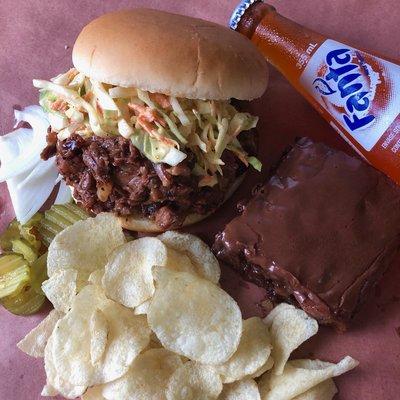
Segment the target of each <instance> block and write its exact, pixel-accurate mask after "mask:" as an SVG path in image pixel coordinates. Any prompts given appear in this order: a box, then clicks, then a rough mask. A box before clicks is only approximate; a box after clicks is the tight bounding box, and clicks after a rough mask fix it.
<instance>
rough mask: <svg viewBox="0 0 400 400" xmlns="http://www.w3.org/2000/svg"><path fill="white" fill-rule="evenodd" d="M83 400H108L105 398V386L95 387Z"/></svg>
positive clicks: (84, 395)
mask: <svg viewBox="0 0 400 400" xmlns="http://www.w3.org/2000/svg"><path fill="white" fill-rule="evenodd" d="M81 400H106V398H105V397H103V385H98V386H93V387H91V388H89V389H88V390H86V392H85V393H84V394H83V395H82V397H81Z"/></svg>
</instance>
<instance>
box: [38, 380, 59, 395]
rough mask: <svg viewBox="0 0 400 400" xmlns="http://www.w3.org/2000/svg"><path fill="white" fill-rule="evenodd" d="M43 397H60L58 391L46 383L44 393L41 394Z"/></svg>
mask: <svg viewBox="0 0 400 400" xmlns="http://www.w3.org/2000/svg"><path fill="white" fill-rule="evenodd" d="M40 395H41V396H42V397H54V396H57V395H59V393H58V392H57V390H56V389H54V388H53V386H51V385H50V384H48V383H46V384H45V385H44V386H43V389H42V392H41V393H40Z"/></svg>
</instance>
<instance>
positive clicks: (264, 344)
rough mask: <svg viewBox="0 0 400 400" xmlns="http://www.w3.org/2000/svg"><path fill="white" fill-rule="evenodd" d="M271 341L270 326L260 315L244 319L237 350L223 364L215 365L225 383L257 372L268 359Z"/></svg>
mask: <svg viewBox="0 0 400 400" xmlns="http://www.w3.org/2000/svg"><path fill="white" fill-rule="evenodd" d="M270 354H271V342H270V337H269V333H268V328H267V327H266V326H265V324H264V323H263V322H262V319H261V318H259V317H252V318H249V319H246V320H244V321H243V332H242V337H241V339H240V342H239V347H238V348H237V350H236V352H235V353H234V354H233V355H232V357H230V358H229V360H228V361H226V362H225V363H224V364H222V365H217V366H215V370H216V372H218V373H219V374H220V375H221V379H222V382H223V383H231V382H235V381H238V380H240V379H243V378H244V377H246V376H250V375H252V374H254V373H256V372H257V371H258V370H259V369H260V368H262V367H263V366H264V365H265V364H266V363H267V361H268V359H269V356H270Z"/></svg>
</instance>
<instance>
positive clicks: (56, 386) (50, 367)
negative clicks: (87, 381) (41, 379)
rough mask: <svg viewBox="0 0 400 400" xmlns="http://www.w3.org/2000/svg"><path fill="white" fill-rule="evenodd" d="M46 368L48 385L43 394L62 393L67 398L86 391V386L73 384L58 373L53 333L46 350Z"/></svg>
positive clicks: (72, 397) (54, 394)
mask: <svg viewBox="0 0 400 400" xmlns="http://www.w3.org/2000/svg"><path fill="white" fill-rule="evenodd" d="M44 368H45V371H46V385H45V387H44V388H43V391H42V395H43V396H56V395H57V394H61V395H62V396H64V397H65V398H67V399H75V398H76V397H79V396H81V395H82V394H83V393H84V392H85V390H86V386H75V385H72V384H71V383H70V382H69V381H68V380H66V379H63V378H61V377H60V375H59V374H58V373H57V370H56V368H55V366H54V360H53V335H51V336H50V337H49V340H48V341H47V344H46V347H45V350H44Z"/></svg>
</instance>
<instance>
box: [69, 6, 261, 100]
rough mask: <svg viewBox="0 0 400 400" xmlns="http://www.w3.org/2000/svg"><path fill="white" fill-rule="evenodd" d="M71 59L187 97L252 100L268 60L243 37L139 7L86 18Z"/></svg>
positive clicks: (123, 81)
mask: <svg viewBox="0 0 400 400" xmlns="http://www.w3.org/2000/svg"><path fill="white" fill-rule="evenodd" d="M72 60H73V63H74V66H75V68H76V69H77V70H78V71H80V72H82V73H83V74H85V75H87V76H89V77H90V78H93V79H95V80H97V81H100V82H103V83H108V84H112V85H117V86H123V87H135V88H139V89H142V90H146V91H150V92H158V93H163V94H166V95H172V96H175V97H185V98H188V99H205V100H228V99H231V98H235V99H238V100H252V99H254V98H257V97H260V96H261V95H262V94H263V93H264V91H265V89H266V87H267V83H268V69H267V63H266V61H265V59H264V58H263V56H262V55H261V54H260V53H259V52H258V50H257V48H256V47H255V45H254V44H253V43H252V42H251V41H250V40H249V39H248V38H246V37H245V36H243V35H241V34H239V33H237V32H235V31H232V30H230V29H228V28H225V27H223V26H220V25H217V24H215V23H212V22H209V21H204V20H201V19H197V18H190V17H187V16H183V15H177V14H170V13H167V12H163V11H158V10H151V9H144V8H137V9H134V10H125V11H117V12H112V13H109V14H105V15H102V16H101V17H99V18H97V19H95V20H93V21H92V22H90V23H89V24H88V25H87V26H85V27H84V28H83V30H82V32H81V33H80V34H79V36H78V38H77V40H76V42H75V45H74V48H73V53H72Z"/></svg>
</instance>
